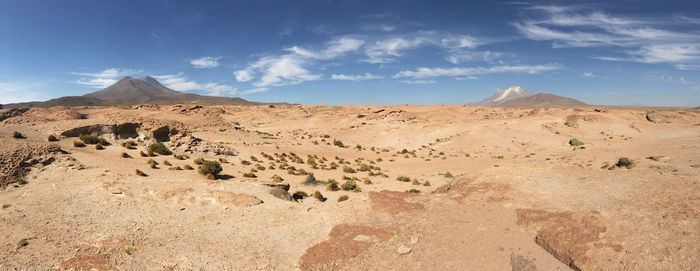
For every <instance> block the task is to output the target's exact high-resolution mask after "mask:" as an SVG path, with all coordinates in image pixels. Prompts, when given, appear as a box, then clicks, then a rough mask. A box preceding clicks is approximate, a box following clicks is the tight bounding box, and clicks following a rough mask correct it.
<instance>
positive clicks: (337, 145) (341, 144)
mask: <svg viewBox="0 0 700 271" xmlns="http://www.w3.org/2000/svg"><path fill="white" fill-rule="evenodd" d="M333 145H334V146H336V147H340V148H345V144H343V141H340V140H337V139H333Z"/></svg>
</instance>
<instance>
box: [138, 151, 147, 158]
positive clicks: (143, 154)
mask: <svg viewBox="0 0 700 271" xmlns="http://www.w3.org/2000/svg"><path fill="white" fill-rule="evenodd" d="M139 155H141V157H148V154H146V153H145V152H143V151H141V152H139Z"/></svg>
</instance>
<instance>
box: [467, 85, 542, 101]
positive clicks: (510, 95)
mask: <svg viewBox="0 0 700 271" xmlns="http://www.w3.org/2000/svg"><path fill="white" fill-rule="evenodd" d="M529 96H532V93H530V92H529V91H527V89H525V88H523V87H521V86H511V87H509V88H507V89H498V90H497V91H496V94H494V95H493V96H491V97H488V98H486V99H484V100H482V101H480V102H478V103H477V104H479V105H498V104H501V103H504V102H506V101H510V100H513V99H518V98H523V97H529Z"/></svg>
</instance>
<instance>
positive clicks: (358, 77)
mask: <svg viewBox="0 0 700 271" xmlns="http://www.w3.org/2000/svg"><path fill="white" fill-rule="evenodd" d="M381 78H383V77H381V76H377V75H374V74H371V73H365V74H333V75H331V79H332V80H342V81H364V80H373V79H381Z"/></svg>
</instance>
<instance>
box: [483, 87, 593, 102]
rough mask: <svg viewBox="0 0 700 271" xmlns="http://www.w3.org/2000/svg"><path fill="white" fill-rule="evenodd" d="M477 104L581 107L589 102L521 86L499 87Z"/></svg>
mask: <svg viewBox="0 0 700 271" xmlns="http://www.w3.org/2000/svg"><path fill="white" fill-rule="evenodd" d="M475 105H483V106H502V107H579V106H586V105H587V104H585V103H583V102H581V101H578V100H575V99H572V98H567V97H563V96H558V95H554V94H549V93H536V94H533V93H531V92H529V91H527V89H525V88H523V87H521V86H511V87H509V88H507V89H503V90H501V89H499V90H497V91H496V94H494V95H492V96H490V97H488V98H486V99H484V100H481V101H480V102H478V103H475Z"/></svg>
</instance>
